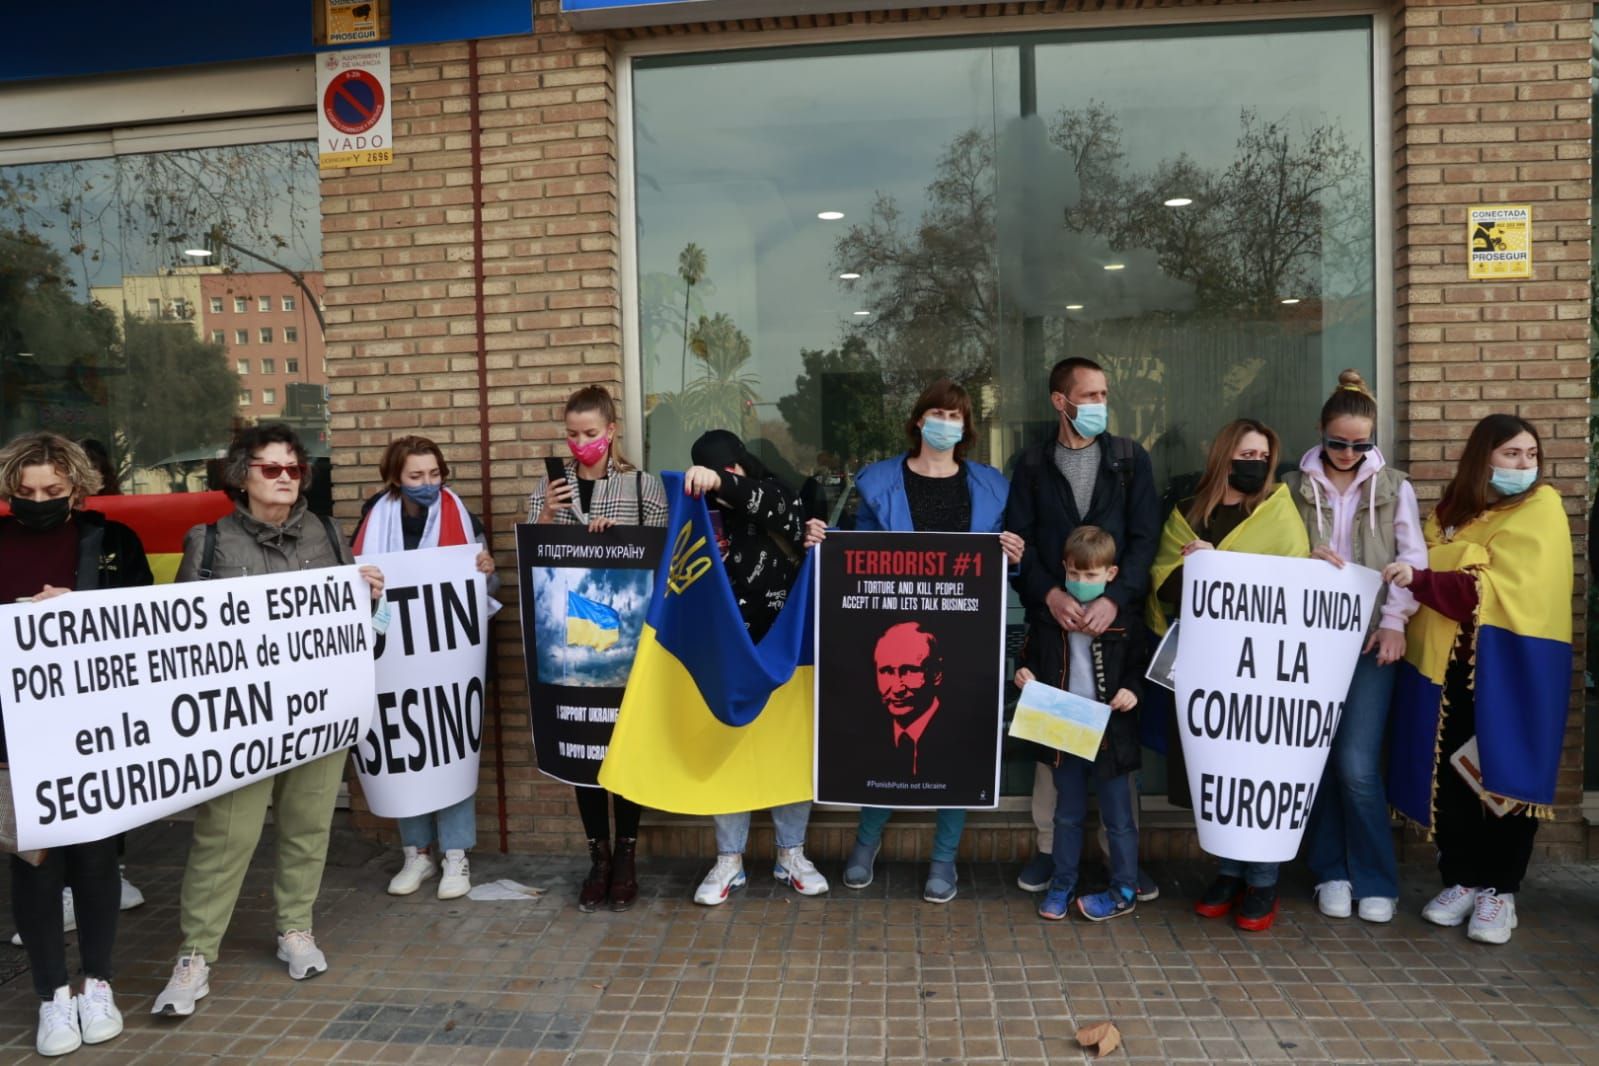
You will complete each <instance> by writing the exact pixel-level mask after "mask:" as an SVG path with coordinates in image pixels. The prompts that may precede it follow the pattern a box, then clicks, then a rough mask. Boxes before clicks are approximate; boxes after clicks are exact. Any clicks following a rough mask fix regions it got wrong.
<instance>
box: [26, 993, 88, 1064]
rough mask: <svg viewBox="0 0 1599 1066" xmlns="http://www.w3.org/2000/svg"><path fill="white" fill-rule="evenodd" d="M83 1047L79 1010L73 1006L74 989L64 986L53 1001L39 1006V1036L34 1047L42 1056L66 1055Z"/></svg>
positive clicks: (46, 1001)
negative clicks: (79, 1029) (79, 1027)
mask: <svg viewBox="0 0 1599 1066" xmlns="http://www.w3.org/2000/svg"><path fill="white" fill-rule="evenodd" d="M82 1046H83V1034H82V1033H80V1032H79V1031H78V1008H77V1007H75V1006H73V1004H72V989H71V988H70V987H69V986H67V985H62V986H61V987H60V988H58V989H56V994H55V997H54V998H53V999H47V1000H45V1001H44V1002H43V1003H41V1004H39V1035H38V1036H36V1037H35V1038H34V1041H33V1047H34V1050H36V1051H38V1052H39V1054H41V1055H65V1054H66V1053H67V1052H69V1051H76V1050H78V1049H79V1048H80V1047H82Z"/></svg>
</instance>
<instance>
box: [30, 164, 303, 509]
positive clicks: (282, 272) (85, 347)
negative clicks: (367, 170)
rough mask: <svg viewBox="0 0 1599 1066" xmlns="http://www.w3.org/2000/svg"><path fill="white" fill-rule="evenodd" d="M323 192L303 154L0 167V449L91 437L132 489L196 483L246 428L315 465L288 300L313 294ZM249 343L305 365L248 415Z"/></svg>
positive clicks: (297, 333) (297, 312)
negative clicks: (17, 439) (284, 434)
mask: <svg viewBox="0 0 1599 1066" xmlns="http://www.w3.org/2000/svg"><path fill="white" fill-rule="evenodd" d="M319 196H320V193H319V188H318V180H317V167H316V158H315V148H314V145H312V144H310V143H301V142H285V143H273V144H259V145H242V146H230V147H217V148H207V149H204V150H195V151H179V152H163V153H155V154H148V155H129V156H119V157H116V158H111V159H95V160H75V161H65V162H59V163H43V164H36V165H27V166H13V167H0V263H3V267H0V439H9V438H11V437H12V436H14V435H16V434H18V433H21V432H25V431H28V430H35V429H48V430H54V431H57V432H61V433H65V434H67V435H69V436H72V437H74V438H77V439H85V438H92V439H95V440H99V441H103V442H105V444H106V451H107V452H108V456H109V462H110V464H111V467H112V469H113V470H114V471H115V474H116V478H117V481H118V482H119V484H120V486H121V488H122V490H123V491H127V492H171V491H191V490H198V489H203V488H205V487H206V484H207V462H208V460H210V459H212V458H213V457H214V456H216V455H217V454H218V452H219V450H220V449H223V448H225V447H226V445H227V442H228V440H229V438H230V436H231V434H232V432H233V431H234V430H235V429H236V428H237V427H238V426H239V425H240V424H242V423H244V422H254V421H256V420H258V419H267V418H274V419H275V418H281V417H285V416H286V417H287V419H288V420H289V421H291V422H295V423H296V424H297V426H298V428H299V429H300V431H301V434H302V436H303V437H304V438H305V439H306V441H307V443H308V444H309V445H310V446H311V447H312V449H313V451H314V452H316V453H320V454H322V455H325V454H326V451H327V445H326V438H327V434H326V430H327V426H326V404H325V402H324V401H325V382H326V377H325V371H324V367H323V341H322V330H321V328H320V323H319V321H318V318H317V316H316V315H315V314H313V315H312V316H311V317H310V318H309V320H307V319H306V317H305V314H304V302H303V301H301V302H300V303H298V304H297V303H296V302H295V301H294V298H293V296H292V295H291V294H293V293H298V292H300V291H301V290H300V287H299V286H300V284H301V283H304V284H305V286H306V287H308V288H311V289H312V291H314V292H316V293H317V294H318V295H319V296H320V293H321V292H322V288H321V236H320V211H319ZM263 260H265V261H263ZM295 278H298V279H299V280H298V281H296V280H294V279H295ZM252 296H253V297H256V299H253V300H252V299H251V297H252ZM280 296H281V298H282V304H281V306H282V308H283V311H278V310H276V308H277V306H278V298H279V297H280ZM258 306H259V308H260V309H262V310H266V311H271V312H272V316H271V318H270V319H267V318H265V317H264V316H263V315H262V314H260V313H259V312H258V310H257V308H258ZM285 312H288V313H285ZM241 315H242V317H241ZM268 321H270V322H271V323H273V325H277V324H281V325H283V327H284V328H283V329H282V330H275V329H274V328H273V326H272V325H266V324H264V323H266V322H268ZM290 323H293V325H292V326H290ZM252 334H255V335H254V336H252ZM244 344H248V345H249V346H250V348H251V349H252V350H259V351H260V352H261V353H262V354H271V355H274V356H276V355H282V356H285V357H288V356H294V357H295V364H296V366H304V367H306V368H307V373H306V374H305V375H304V376H303V377H302V378H301V380H300V381H298V382H296V383H293V384H288V383H285V384H286V385H287V388H286V389H284V390H283V392H284V395H283V396H282V397H281V398H282V399H283V400H284V401H285V402H283V403H278V402H277V401H278V400H279V399H280V397H279V395H278V391H277V390H273V391H271V392H269V393H266V394H262V399H263V401H264V402H263V403H262V404H257V405H255V406H248V403H249V401H248V399H247V398H248V397H251V396H252V393H253V392H254V391H255V390H254V389H253V386H255V385H257V384H260V383H258V382H255V381H253V380H252V379H251V377H250V367H251V361H250V360H248V359H245V358H242V357H236V356H235V355H234V354H233V352H232V349H234V348H235V347H237V346H239V345H244ZM267 362H268V363H270V360H268V361H267ZM267 396H270V400H267ZM291 408H292V410H291Z"/></svg>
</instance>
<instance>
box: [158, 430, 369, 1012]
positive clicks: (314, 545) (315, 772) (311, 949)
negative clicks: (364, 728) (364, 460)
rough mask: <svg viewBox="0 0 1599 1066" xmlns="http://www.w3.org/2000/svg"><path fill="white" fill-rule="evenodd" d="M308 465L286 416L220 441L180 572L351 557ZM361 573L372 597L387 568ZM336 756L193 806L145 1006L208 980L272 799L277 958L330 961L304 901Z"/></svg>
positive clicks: (338, 772)
mask: <svg viewBox="0 0 1599 1066" xmlns="http://www.w3.org/2000/svg"><path fill="white" fill-rule="evenodd" d="M310 476H311V466H310V463H309V462H308V460H307V456H306V451H305V447H304V446H303V445H302V444H301V443H300V438H299V437H298V436H296V435H295V433H294V431H293V430H292V429H290V428H289V427H288V426H285V425H281V424H279V425H264V426H253V427H251V428H250V429H247V430H245V431H244V432H243V433H242V434H240V435H239V437H238V438H237V439H236V440H235V441H234V442H233V446H232V447H230V448H229V449H228V454H227V458H226V459H225V460H224V468H223V480H224V481H225V482H226V483H227V486H228V489H229V490H230V491H231V492H232V493H233V496H234V498H235V500H236V501H237V506H236V507H235V509H234V511H233V513H232V514H230V515H227V516H225V517H224V518H222V519H220V520H218V521H217V522H216V523H215V524H213V525H210V526H195V527H194V528H193V529H191V530H189V533H188V536H187V537H186V538H185V539H184V542H183V562H182V563H181V564H180V565H179V567H178V580H179V581H206V580H211V579H216V578H231V577H249V576H252V575H256V574H276V573H283V572H285V571H294V570H314V569H319V568H321V567H327V566H345V565H348V564H350V563H351V562H353V561H354V559H353V557H352V556H351V555H350V549H349V548H348V547H347V546H346V545H345V542H344V537H343V536H341V535H340V534H339V531H338V528H337V527H335V526H334V524H333V522H332V521H331V520H330V519H327V518H322V517H319V516H317V515H313V514H311V513H310V512H309V511H308V510H306V503H305V498H304V495H303V490H304V489H305V487H306V486H307V484H308V482H309V479H310ZM361 576H362V577H364V578H365V579H366V582H367V584H368V585H370V586H371V589H372V598H373V599H377V597H378V596H379V595H381V594H382V592H383V575H382V574H381V573H380V572H379V571H378V569H377V568H376V567H372V566H363V567H362V568H361ZM344 760H345V753H344V752H342V751H339V752H335V753H334V754H331V755H327V756H324V757H323V758H321V759H317V760H316V761H314V762H309V763H304V764H301V765H299V766H295V767H292V768H290V769H288V770H285V771H283V772H282V773H280V774H278V775H277V776H275V777H269V778H265V779H263V780H260V781H256V782H254V783H252V784H248V785H245V786H244V787H243V788H241V789H238V790H236V791H234V792H230V793H228V794H227V795H225V796H218V797H217V798H216V799H213V800H211V801H209V802H207V803H205V804H204V805H202V806H201V807H200V810H199V814H198V815H197V817H196V818H195V820H194V843H193V845H192V846H191V847H190V848H189V860H188V865H187V866H186V867H185V868H184V871H183V891H182V897H181V923H182V926H183V949H182V951H180V952H179V954H178V962H177V965H176V966H175V967H174V968H173V971H172V978H171V980H169V981H168V982H167V987H166V989H165V990H164V991H163V992H162V993H161V994H160V995H159V996H158V997H156V1001H155V1006H154V1008H153V1009H152V1013H154V1014H165V1015H173V1016H183V1015H188V1014H193V1013H194V1005H195V1001H196V1000H198V999H200V998H202V997H203V996H205V995H206V994H207V993H208V992H209V991H210V964H211V963H212V962H214V961H215V960H216V957H217V951H218V949H219V948H220V947H221V946H222V935H223V934H224V933H225V932H227V928H228V923H229V921H230V920H231V919H232V917H233V908H234V905H235V904H236V903H237V902H238V899H239V890H240V888H241V887H242V886H243V884H244V874H245V871H246V870H247V869H248V868H249V865H250V857H251V856H252V855H253V854H254V853H255V846H256V844H257V842H258V841H259V840H260V839H261V825H262V821H263V819H264V818H265V816H266V810H267V804H268V802H269V801H270V803H271V805H272V820H273V824H274V826H275V828H276V830H277V848H276V850H277V872H276V876H275V877H274V878H273V882H272V888H273V895H274V897H275V900H276V904H277V930H278V942H277V948H278V958H279V959H280V960H282V961H283V962H285V963H287V964H288V968H289V976H290V977H292V978H294V979H295V980H296V981H299V980H303V979H305V978H307V977H313V976H315V975H316V974H319V973H322V972H323V971H325V970H326V969H327V968H328V962H327V958H326V957H325V956H324V955H323V954H322V951H321V950H320V949H319V948H318V947H317V944H316V938H315V937H313V936H312V935H311V908H312V906H313V904H315V903H316V897H317V892H318V890H319V889H320V888H321V886H322V867H323V865H324V864H325V863H326V862H327V855H328V835H329V829H330V827H331V826H332V823H333V803H334V799H335V798H336V797H337V796H338V792H339V782H340V781H341V780H342V779H343V777H344Z"/></svg>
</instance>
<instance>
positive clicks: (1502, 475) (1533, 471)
mask: <svg viewBox="0 0 1599 1066" xmlns="http://www.w3.org/2000/svg"><path fill="white" fill-rule="evenodd" d="M1537 480H1538V468H1537V467H1535V466H1534V467H1529V468H1527V469H1526V470H1513V469H1511V468H1510V467H1506V466H1496V467H1494V468H1493V473H1492V474H1491V475H1489V477H1488V484H1490V485H1492V486H1493V487H1494V491H1495V492H1497V493H1499V495H1501V496H1519V495H1521V494H1522V493H1523V492H1526V491H1527V490H1528V489H1530V488H1532V483H1533V482H1534V481H1537Z"/></svg>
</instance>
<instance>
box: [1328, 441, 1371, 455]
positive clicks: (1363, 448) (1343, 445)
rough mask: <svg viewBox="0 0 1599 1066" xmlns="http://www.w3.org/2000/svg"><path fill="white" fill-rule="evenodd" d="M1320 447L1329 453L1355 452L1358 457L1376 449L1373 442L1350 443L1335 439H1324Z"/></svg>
mask: <svg viewBox="0 0 1599 1066" xmlns="http://www.w3.org/2000/svg"><path fill="white" fill-rule="evenodd" d="M1321 446H1322V447H1323V448H1326V449H1327V450H1328V451H1330V452H1355V453H1356V454H1359V455H1365V454H1366V453H1367V452H1369V451H1371V450H1372V449H1373V448H1375V447H1377V442H1376V441H1373V440H1362V441H1351V440H1339V439H1338V438H1337V437H1324V438H1323V439H1322V442H1321Z"/></svg>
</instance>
